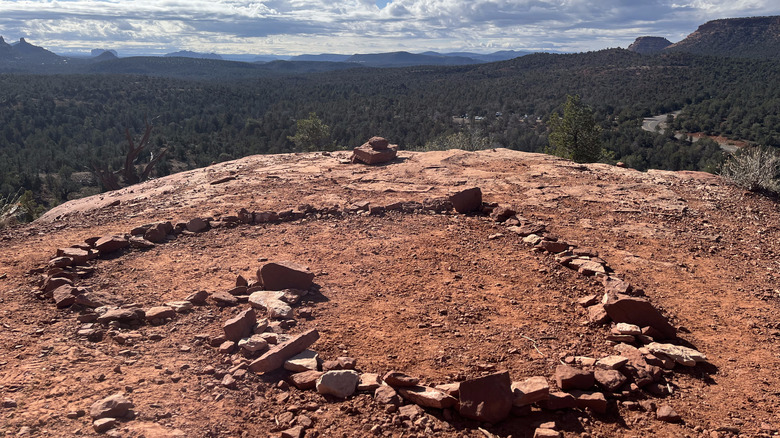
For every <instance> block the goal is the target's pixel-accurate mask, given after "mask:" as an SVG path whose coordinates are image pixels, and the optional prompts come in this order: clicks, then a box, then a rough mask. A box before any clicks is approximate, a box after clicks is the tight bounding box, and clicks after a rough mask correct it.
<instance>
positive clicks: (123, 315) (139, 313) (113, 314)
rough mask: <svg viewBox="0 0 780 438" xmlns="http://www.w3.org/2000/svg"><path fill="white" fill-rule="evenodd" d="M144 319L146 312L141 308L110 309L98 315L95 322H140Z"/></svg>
mask: <svg viewBox="0 0 780 438" xmlns="http://www.w3.org/2000/svg"><path fill="white" fill-rule="evenodd" d="M145 319H146V314H145V313H144V311H143V310H141V309H137V308H134V309H111V310H108V311H107V312H106V313H104V314H102V315H100V316H99V317H98V319H97V322H99V323H101V324H108V323H109V322H111V321H119V322H123V323H128V324H129V323H134V322H141V321H144V320H145Z"/></svg>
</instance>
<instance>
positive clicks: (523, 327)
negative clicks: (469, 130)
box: [0, 150, 780, 437]
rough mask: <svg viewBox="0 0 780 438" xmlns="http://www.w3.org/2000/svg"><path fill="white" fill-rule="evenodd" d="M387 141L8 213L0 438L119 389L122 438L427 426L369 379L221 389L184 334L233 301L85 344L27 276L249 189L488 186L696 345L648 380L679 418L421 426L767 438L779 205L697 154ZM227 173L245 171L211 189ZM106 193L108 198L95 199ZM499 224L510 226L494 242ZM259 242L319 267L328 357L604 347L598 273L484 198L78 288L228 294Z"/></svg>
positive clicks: (775, 399)
mask: <svg viewBox="0 0 780 438" xmlns="http://www.w3.org/2000/svg"><path fill="white" fill-rule="evenodd" d="M399 156H400V160H398V161H397V162H395V163H393V164H390V165H386V166H380V167H366V166H361V165H346V164H339V160H340V159H344V158H346V155H345V154H333V155H323V154H304V155H278V156H254V157H247V158H244V159H241V160H237V161H233V162H228V163H222V164H218V165H215V166H211V167H208V168H205V169H200V170H195V171H191V172H186V173H182V174H177V175H173V176H171V177H166V178H161V179H158V180H154V181H150V182H147V183H144V184H140V185H137V186H133V187H130V188H126V189H123V190H120V191H117V192H112V193H106V194H103V195H99V196H96V197H92V198H86V199H82V200H77V201H72V202H70V203H68V204H65V205H63V206H60V207H58V208H56V209H54V210H52V211H50V212H48V213H47V214H46V216H45V217H43V218H41V219H40V220H39V221H37V222H36V223H33V224H30V225H28V226H23V227H15V228H12V229H6V230H2V231H0V238H2V241H1V242H2V243H0V245H2V251H0V275H2V274H6V275H7V277H6V278H4V279H1V280H0V315H2V325H1V326H0V348H1V349H2V351H3V354H2V356H1V357H0V399H6V398H10V399H13V400H14V401H15V402H16V403H17V405H18V406H17V407H15V408H12V407H9V408H5V407H0V414H2V417H3V421H2V422H0V432H4V433H5V434H6V435H15V434H17V433H18V432H19V431H20V429H22V428H24V427H27V428H29V431H30V433H31V436H72V435H77V434H78V435H91V434H94V432H93V429H92V426H91V422H90V419H89V416H88V415H87V416H83V417H80V418H76V419H69V418H66V414H67V413H68V412H70V411H76V410H79V409H84V410H88V409H89V406H90V405H91V404H92V403H93V402H94V401H96V400H98V399H101V398H103V397H106V396H108V395H111V394H113V393H116V392H126V393H127V397H128V398H129V399H131V400H132V401H133V403H134V404H135V408H134V410H135V412H136V413H137V417H136V418H135V419H133V420H131V421H124V422H123V423H122V424H121V426H120V428H119V431H120V432H121V436H146V437H152V436H176V435H175V433H179V432H181V436H192V437H199V436H220V437H221V436H225V437H228V436H265V435H269V434H270V435H275V436H278V431H279V430H281V429H283V427H279V426H277V424H276V420H275V419H278V418H283V417H280V416H282V414H284V412H285V411H294V412H296V413H299V412H305V411H306V409H307V408H311V411H308V412H307V413H306V415H307V416H309V417H310V418H312V419H313V425H312V426H311V427H310V428H309V430H308V431H307V435H306V436H316V435H319V436H323V437H330V436H366V435H370V432H368V430H369V429H370V428H371V427H372V426H374V425H385V426H383V428H382V430H383V431H384V432H385V434H386V436H413V435H414V434H417V435H418V436H424V435H425V433H426V432H425V430H424V429H425V428H424V427H422V428H416V429H414V430H411V429H410V428H408V427H407V426H405V425H392V424H390V425H387V423H389V422H391V420H392V418H393V414H388V413H385V411H384V409H383V408H382V407H380V406H378V405H376V404H375V403H374V402H373V401H372V398H371V397H370V396H369V395H367V394H361V395H357V396H354V397H353V398H351V399H348V400H347V401H337V400H334V399H332V398H329V397H328V398H326V397H323V396H320V395H318V394H317V393H316V392H315V391H298V390H296V389H283V388H279V387H277V385H276V383H277V381H278V380H279V379H280V378H282V377H283V376H284V372H277V373H273V374H271V375H268V376H255V375H252V374H251V373H250V374H248V375H247V377H246V378H245V379H244V380H242V381H239V384H238V389H236V390H231V389H227V388H223V387H222V386H220V385H219V382H220V380H219V379H216V378H214V377H213V376H211V375H207V374H203V373H201V371H202V370H204V369H205V368H206V367H208V366H213V367H215V368H217V370H226V369H227V368H229V367H230V366H231V365H230V364H226V363H225V359H226V358H225V357H223V356H222V355H220V354H219V353H218V352H217V351H216V349H215V348H212V347H210V346H208V343H207V342H205V343H204V342H200V341H198V340H197V339H196V336H198V335H200V334H207V335H210V336H215V335H218V334H220V333H221V324H222V322H224V321H225V320H226V319H228V318H229V317H231V316H234V315H235V314H236V313H237V312H238V311H240V310H242V309H243V308H245V307H246V305H240V306H237V307H232V308H231V307H228V308H220V307H215V306H213V305H208V306H202V307H198V308H196V310H195V311H193V312H191V313H188V314H183V315H180V316H178V317H177V318H176V319H175V320H174V321H173V322H171V323H168V324H166V325H162V326H142V327H141V328H140V329H138V330H136V331H134V332H135V333H138V334H140V341H138V342H137V343H135V344H133V345H119V344H118V343H117V342H115V341H114V340H112V339H110V337H109V336H106V339H105V340H103V341H102V342H98V343H91V342H88V341H86V340H84V339H83V338H79V337H77V335H76V331H77V330H78V327H79V326H80V323H78V322H77V321H76V316H77V313H74V312H72V311H69V310H57V309H56V308H55V307H54V305H53V304H52V303H50V302H48V301H43V300H39V299H37V298H36V297H35V294H34V292H35V290H36V283H37V281H38V279H39V278H40V275H38V274H31V273H30V271H31V270H34V269H36V268H38V267H41V266H44V265H45V264H46V263H47V262H48V260H49V259H50V258H51V257H52V256H53V255H54V253H55V251H56V249H57V248H59V247H66V246H70V245H72V244H75V243H79V242H82V241H83V240H84V239H86V238H89V237H93V236H102V235H105V234H111V233H124V232H129V230H130V229H132V228H133V227H135V226H137V225H141V224H144V223H149V222H152V221H155V220H172V221H178V220H187V219H190V218H192V217H196V216H201V217H202V216H220V215H228V214H235V213H236V211H237V210H239V209H240V208H242V207H245V208H247V209H248V210H249V211H253V210H255V211H261V210H274V211H278V210H282V209H285V208H295V207H297V206H298V205H300V204H303V203H308V204H311V205H314V206H317V207H325V206H332V205H335V204H338V205H340V206H341V207H344V206H347V205H349V204H351V203H353V202H357V201H369V202H370V203H371V204H372V205H387V204H390V203H392V202H396V201H418V202H422V201H423V200H424V199H426V198H435V197H438V196H446V195H447V194H449V193H452V192H454V191H456V190H459V189H462V188H466V187H471V186H479V187H481V188H482V191H483V193H484V194H485V200H486V201H488V202H498V203H501V204H508V205H513V206H516V207H517V209H518V211H519V214H520V215H522V216H524V217H526V218H528V219H534V220H538V221H542V222H545V223H546V224H548V227H547V228H548V230H549V231H551V232H552V233H554V234H555V235H557V236H558V237H559V238H560V239H561V240H563V241H566V242H569V243H573V244H577V245H579V246H582V247H592V248H595V249H597V250H598V252H599V254H600V257H601V258H602V259H604V260H606V261H607V262H608V263H609V265H610V266H611V267H612V268H613V269H615V271H616V272H617V273H618V274H620V275H621V276H622V277H625V279H627V280H628V281H630V282H631V283H632V284H634V285H636V286H638V287H641V288H642V289H644V290H645V292H646V294H647V295H648V297H649V298H650V300H651V301H652V302H653V303H654V304H656V306H657V307H659V308H661V309H662V310H663V311H664V313H665V314H667V315H669V316H670V317H671V321H672V323H673V324H674V325H675V326H677V327H678V328H680V331H681V333H680V337H681V338H682V339H683V340H684V341H687V342H689V343H690V344H692V345H693V346H694V347H695V348H697V349H699V350H700V351H702V352H703V353H705V354H706V355H707V357H708V359H709V363H708V364H703V365H698V366H697V367H695V368H690V369H688V368H686V369H682V368H681V367H679V366H678V367H677V368H676V369H675V371H674V373H673V374H671V375H668V376H667V381H668V382H670V387H671V389H672V390H673V393H672V395H671V396H668V397H666V398H662V399H655V398H653V399H654V400H655V401H656V403H657V404H658V405H659V406H660V405H661V404H669V405H671V406H672V407H673V408H674V409H675V410H676V411H677V412H678V413H679V414H680V415H681V416H682V419H683V423H681V424H670V423H664V422H661V421H658V420H656V419H655V415H654V413H647V412H642V411H631V410H628V409H626V408H625V407H624V406H623V405H622V404H620V403H619V402H618V403H615V402H613V403H612V404H611V407H610V409H609V411H608V413H607V414H606V415H597V414H591V413H589V412H585V411H578V410H569V411H561V412H550V411H543V410H538V409H536V410H534V412H533V413H532V414H531V415H530V416H519V417H511V418H510V419H509V420H506V421H504V422H502V423H500V424H497V425H483V424H479V423H476V422H473V421H469V420H465V419H463V418H461V417H459V416H457V415H455V416H454V418H445V416H444V415H443V413H442V412H441V411H437V410H435V409H432V410H428V412H429V415H430V416H431V417H432V418H433V420H432V423H431V424H434V426H435V427H431V428H430V429H431V430H430V432H431V433H432V434H433V436H469V437H482V436H486V435H485V434H484V433H483V432H481V431H480V430H479V428H480V427H482V428H484V429H485V430H487V431H488V432H489V433H492V434H495V435H497V436H502V437H503V436H508V435H511V436H513V437H525V436H527V437H530V436H532V435H533V432H534V428H535V427H536V426H537V425H538V424H539V423H541V422H545V421H556V422H557V424H558V426H559V429H560V430H561V431H563V433H564V436H567V437H569V436H588V435H586V434H589V436H593V437H596V436H605V437H606V436H610V437H611V436H616V437H622V436H626V437H631V436H643V437H644V436H659V437H668V436H705V435H704V434H705V433H706V434H707V435H706V436H710V435H709V434H710V432H712V431H718V433H719V434H720V436H728V435H729V434H730V433H732V432H734V433H737V431H738V434H742V435H744V436H761V434H765V435H766V436H771V435H772V434H775V435H776V430H777V429H778V427H779V426H778V425H780V420H778V412H780V390H779V389H778V388H780V373H779V371H780V354H779V353H778V351H779V350H778V341H780V322H778V304H779V303H780V290H779V289H780V286H778V276H780V262H778V260H779V259H780V257H779V256H780V209H779V208H778V204H777V203H776V202H773V201H772V200H769V199H766V198H762V197H760V196H757V195H753V194H749V193H744V192H742V191H740V190H738V189H736V188H733V187H731V186H729V185H727V184H726V183H725V182H723V181H722V180H720V179H719V178H718V177H714V176H711V175H706V174H700V173H695V172H680V173H674V172H661V171H650V172H648V173H640V172H637V171H634V170H631V169H621V168H617V167H612V166H607V165H598V164H597V165H577V164H573V163H570V162H567V161H564V160H560V159H557V158H553V157H549V156H545V155H539V154H525V153H520V152H513V151H508V150H495V151H483V152H462V151H447V152H430V153H424V154H423V153H411V152H401V153H399ZM225 176H235V179H233V180H229V181H226V182H224V183H220V184H215V185H211V184H209V182H210V181H216V180H219V179H222V178H224V177H225ZM115 200H120V205H118V206H109V204H111V203H112V202H113V201H115ZM496 233H502V234H504V236H503V237H499V238H496V239H488V236H490V235H494V234H496ZM265 260H271V261H273V260H293V261H296V262H299V263H302V264H306V265H308V266H310V267H311V268H312V270H313V271H314V272H315V273H316V274H317V275H316V277H315V283H316V284H317V285H319V287H320V294H319V295H317V296H316V298H317V299H316V300H314V301H313V302H312V303H311V307H312V308H313V309H314V311H313V318H312V319H311V320H305V319H299V320H298V324H297V326H296V327H294V328H292V329H291V330H290V331H291V332H293V333H298V332H301V331H303V330H305V329H308V328H313V327H316V328H318V329H319V331H320V335H321V337H320V340H319V341H317V342H316V343H315V344H314V346H313V347H312V348H313V349H315V350H316V351H318V352H319V353H320V356H321V357H323V358H324V359H326V360H327V359H335V358H336V357H338V356H344V355H348V356H352V357H355V358H357V359H358V368H359V369H361V370H362V371H365V372H375V373H384V372H386V371H389V370H391V369H395V370H399V371H403V372H405V373H407V374H410V375H413V376H417V377H420V378H421V379H422V381H423V382H425V383H429V384H439V383H447V382H452V381H460V380H464V379H467V378H472V377H477V376H480V375H482V374H484V373H487V372H490V371H492V370H496V371H498V370H504V369H506V370H509V372H510V375H511V376H512V379H513V380H521V379H525V378H527V377H531V376H535V375H541V376H546V377H548V380H549V381H550V382H551V383H552V382H553V379H552V378H551V376H552V375H553V372H554V370H555V367H556V365H557V364H559V363H560V359H562V358H563V357H565V356H570V355H582V356H591V357H601V356H603V355H607V354H610V353H612V352H613V349H612V347H611V346H610V345H608V344H607V343H606V342H605V340H604V337H605V335H606V334H607V333H608V331H609V327H608V326H594V325H591V324H588V322H587V314H586V311H585V310H584V309H583V308H581V307H580V306H579V305H577V299H579V298H581V297H583V296H585V295H588V294H595V293H601V292H602V291H603V286H601V284H600V283H599V282H598V281H597V280H595V279H593V278H586V277H582V276H580V275H578V274H577V273H576V272H575V271H572V270H569V269H568V268H565V267H562V266H561V265H559V264H558V263H557V262H556V261H555V260H554V258H553V257H552V256H550V255H544V254H539V253H534V252H532V251H530V247H529V246H527V245H526V244H524V243H523V242H522V239H521V238H520V237H519V236H517V235H515V234H514V233H512V232H508V231H507V230H506V229H505V227H504V226H503V225H501V224H496V223H494V222H493V221H492V220H489V219H488V218H486V217H480V216H466V215H456V214H403V213H400V212H388V213H387V214H386V215H384V216H368V215H350V216H347V217H344V218H321V219H317V218H306V219H303V220H298V221H293V222H285V223H281V224H264V225H240V226H238V227H236V228H232V229H228V228H220V229H214V230H211V231H209V232H206V233H202V234H197V235H193V236H186V235H182V236H179V237H178V238H177V239H176V240H174V241H172V242H169V243H166V244H161V245H158V246H157V247H155V248H153V249H151V250H148V251H135V250H133V251H127V252H124V253H122V254H120V255H118V256H116V257H110V258H107V259H99V260H96V261H93V262H91V264H92V265H93V266H94V267H95V269H96V271H95V273H94V275H93V276H92V277H90V278H88V279H86V280H83V281H82V282H80V283H79V284H80V285H84V286H90V287H91V288H92V289H93V290H96V291H101V292H104V293H107V294H109V295H110V296H111V297H112V300H114V301H115V302H116V303H117V304H128V303H138V304H140V305H142V307H144V308H148V307H151V306H154V305H160V304H162V303H164V302H166V301H171V300H180V299H184V297H186V296H187V295H189V294H190V293H192V292H194V291H197V290H207V291H212V292H213V291H227V290H228V289H230V288H231V287H233V286H234V283H235V279H236V276H237V275H238V274H242V275H244V276H245V277H247V278H250V277H253V276H254V273H255V271H256V270H257V268H259V267H260V266H261V265H262V263H263V261H265ZM152 335H159V338H161V339H159V340H153V339H156V338H157V337H155V336H152ZM182 347H186V348H184V349H185V350H187V349H188V350H189V351H182ZM117 367H118V368H117ZM309 405H311V406H309ZM730 431H731V432H730ZM713 436H714V435H713Z"/></svg>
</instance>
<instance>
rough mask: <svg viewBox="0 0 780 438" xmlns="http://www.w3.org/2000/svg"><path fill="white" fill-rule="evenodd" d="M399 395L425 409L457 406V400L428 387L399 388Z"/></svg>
mask: <svg viewBox="0 0 780 438" xmlns="http://www.w3.org/2000/svg"><path fill="white" fill-rule="evenodd" d="M398 394H400V395H401V397H403V398H405V399H407V400H409V401H410V402H412V403H414V404H416V405H418V406H422V407H424V408H436V409H447V408H451V407H453V406H455V403H457V400H455V399H454V398H453V397H450V396H449V395H447V394H445V393H444V392H442V391H439V390H438V389H435V388H429V387H427V386H410V387H405V388H403V387H399V388H398Z"/></svg>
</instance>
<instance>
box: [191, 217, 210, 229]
mask: <svg viewBox="0 0 780 438" xmlns="http://www.w3.org/2000/svg"><path fill="white" fill-rule="evenodd" d="M186 227H187V231H190V232H192V233H200V232H203V231H206V230H207V229H208V228H209V223H208V222H207V221H205V220H203V219H201V218H199V217H196V218H193V219H190V220H189V222H187V225H186Z"/></svg>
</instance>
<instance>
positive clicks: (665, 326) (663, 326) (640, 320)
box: [604, 294, 677, 338]
mask: <svg viewBox="0 0 780 438" xmlns="http://www.w3.org/2000/svg"><path fill="white" fill-rule="evenodd" d="M604 310H605V311H606V312H607V315H609V317H610V318H612V320H613V321H615V322H627V323H629V324H635V325H638V326H639V327H645V326H650V327H653V328H654V329H656V330H658V332H659V333H660V334H661V335H662V337H663V338H675V337H676V336H677V330H676V329H675V328H674V327H672V325H671V324H669V321H668V320H667V319H666V317H665V316H663V315H662V314H661V312H659V311H658V310H657V309H656V308H655V307H654V306H653V305H652V304H650V302H649V301H647V300H645V299H644V298H638V297H632V296H628V295H623V294H609V299H608V300H607V302H606V303H604ZM653 337H654V338H655V336H653Z"/></svg>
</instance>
